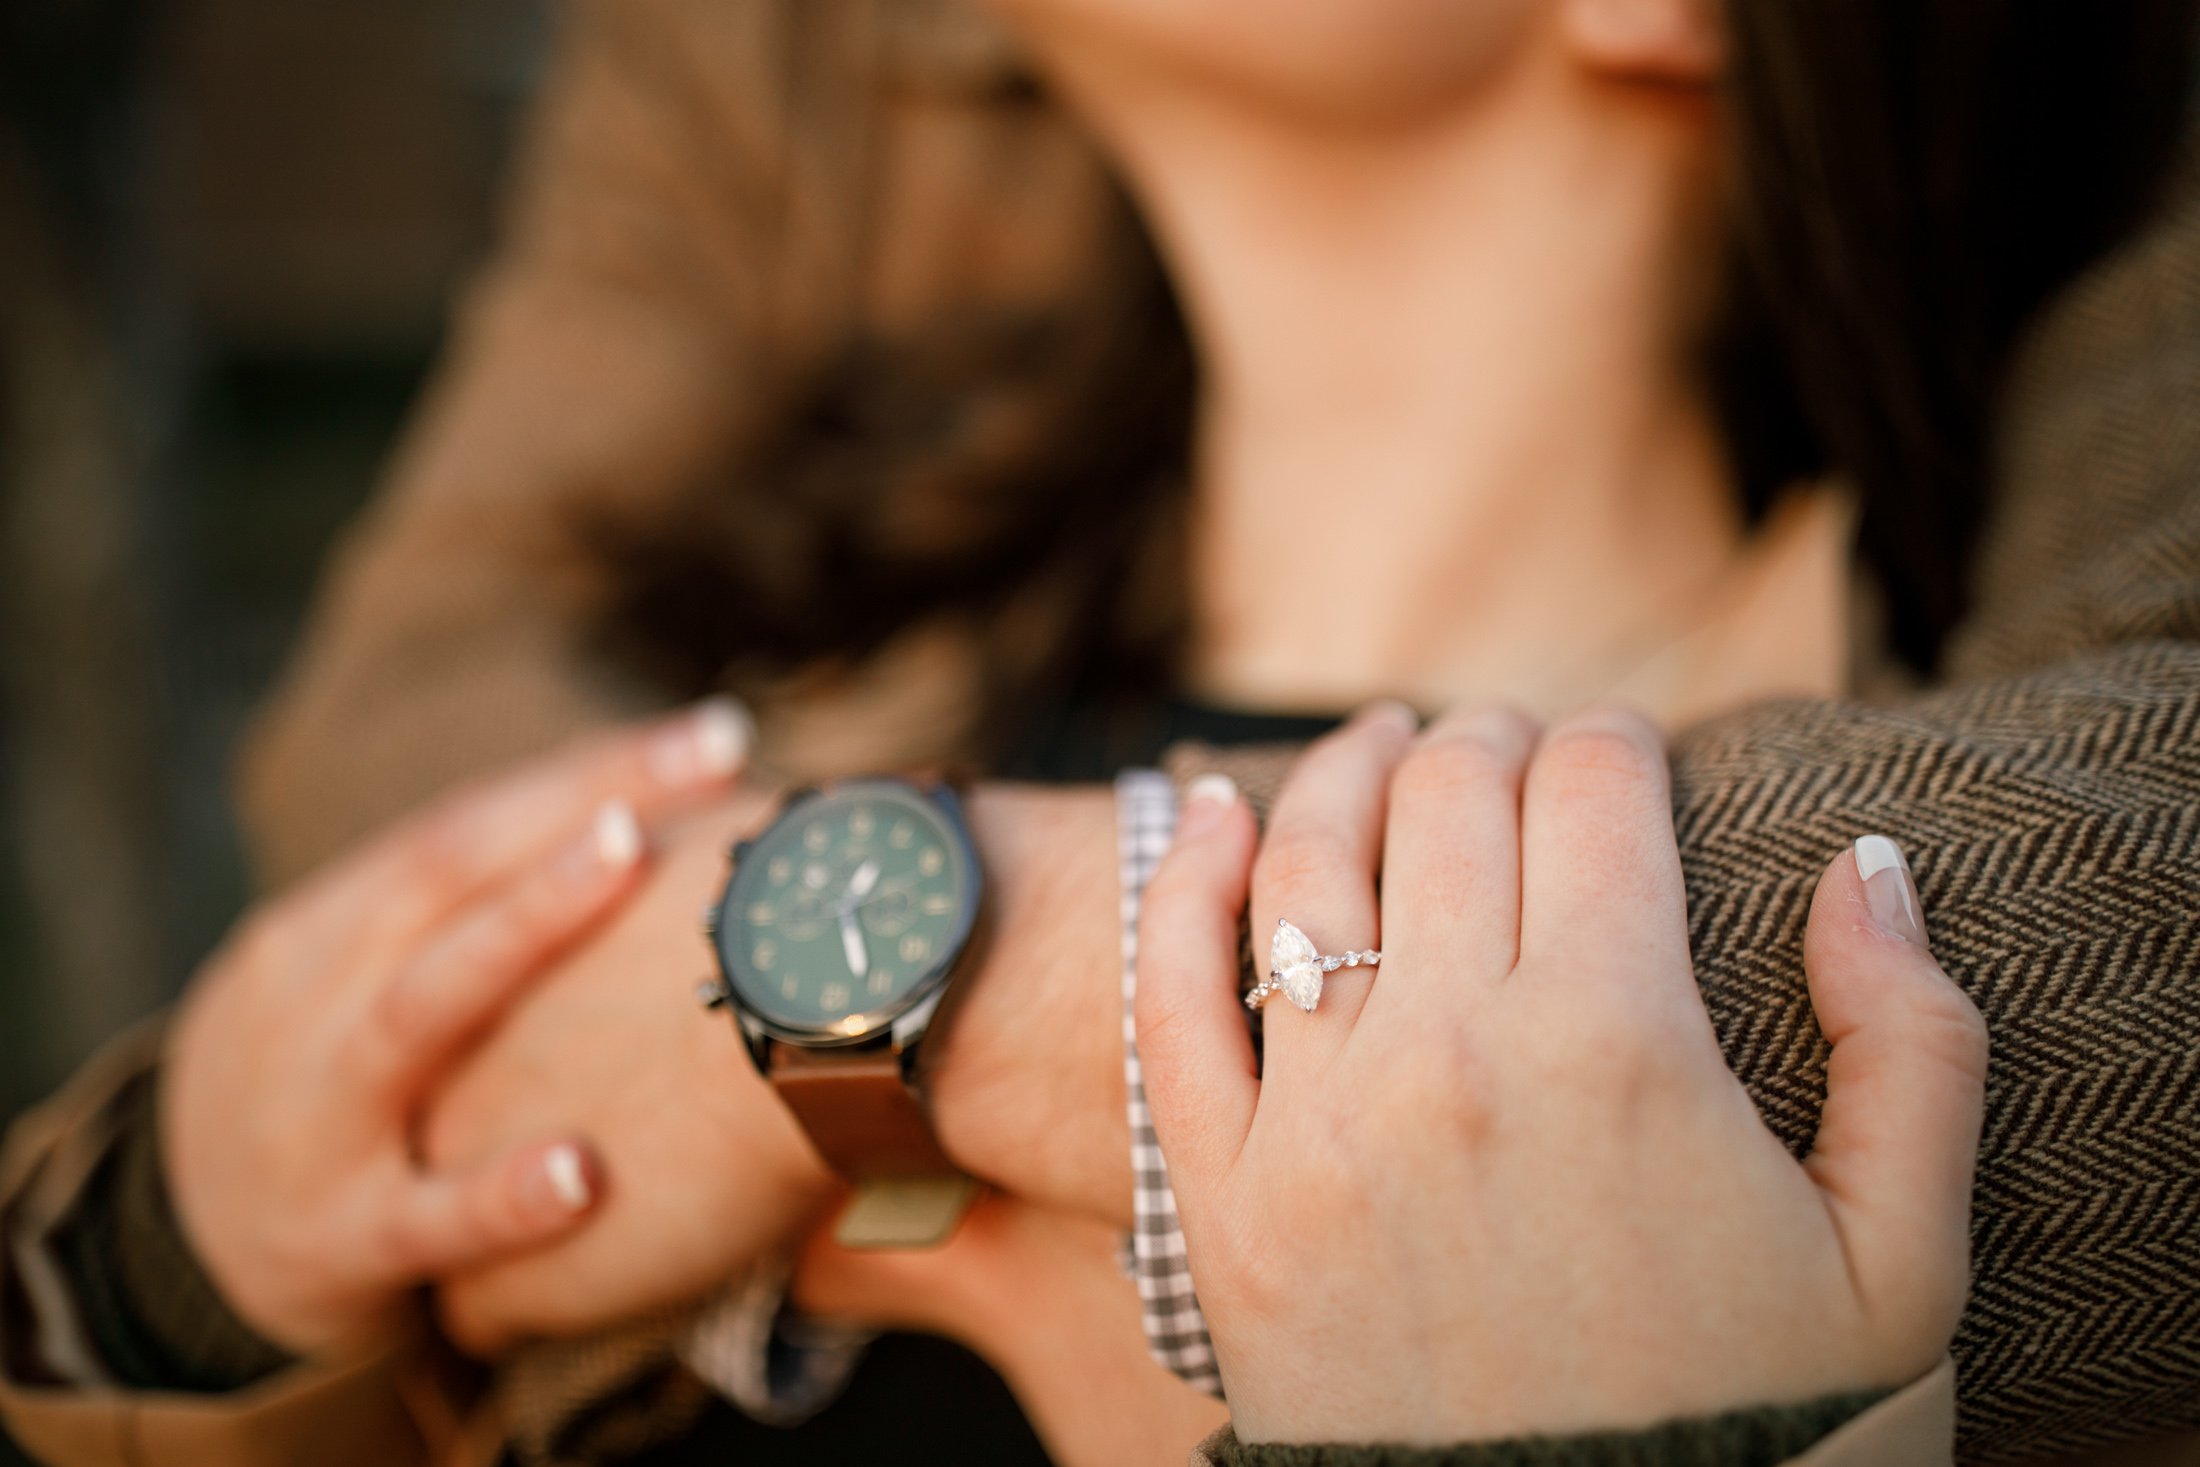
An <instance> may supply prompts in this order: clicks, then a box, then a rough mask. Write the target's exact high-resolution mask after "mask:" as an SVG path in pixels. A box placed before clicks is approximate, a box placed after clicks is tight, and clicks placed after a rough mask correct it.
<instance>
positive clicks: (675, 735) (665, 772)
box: [649, 698, 756, 789]
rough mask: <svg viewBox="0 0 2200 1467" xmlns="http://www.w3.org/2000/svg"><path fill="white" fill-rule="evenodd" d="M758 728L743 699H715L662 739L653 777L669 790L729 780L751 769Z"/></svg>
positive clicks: (652, 755) (653, 756)
mask: <svg viewBox="0 0 2200 1467" xmlns="http://www.w3.org/2000/svg"><path fill="white" fill-rule="evenodd" d="M755 745H756V724H755V722H754V721H753V720H752V719H751V718H750V717H749V710H748V709H747V708H746V707H744V706H742V703H741V700H740V699H738V698H712V699H711V700H710V701H708V702H706V703H698V704H697V705H696V706H695V707H694V708H693V709H692V710H690V711H689V713H688V714H687V716H685V717H684V718H682V719H680V720H679V721H678V722H676V723H674V724H673V725H672V726H671V727H670V728H668V729H666V730H665V731H664V732H663V733H661V734H659V735H657V738H656V742H655V743H654V744H652V745H651V746H650V750H649V772H650V776H651V777H652V778H653V779H655V780H656V781H657V783H659V784H660V785H663V786H664V787H665V788H667V789H685V788H687V787H688V786H689V785H695V784H702V783H705V782H709V781H716V780H721V779H725V778H728V777H729V776H731V775H734V774H737V773H739V772H740V770H741V766H742V765H744V764H746V763H748V760H749V750H750V749H752V748H754V747H755Z"/></svg>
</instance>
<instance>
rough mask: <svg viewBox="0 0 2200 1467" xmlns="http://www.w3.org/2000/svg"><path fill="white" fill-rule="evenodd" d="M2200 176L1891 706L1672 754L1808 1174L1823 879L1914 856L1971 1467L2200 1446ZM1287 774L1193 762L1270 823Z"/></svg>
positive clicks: (2088, 287) (2007, 484)
mask: <svg viewBox="0 0 2200 1467" xmlns="http://www.w3.org/2000/svg"><path fill="white" fill-rule="evenodd" d="M2196 163H2200V159H2188V164H2187V166H2186V168H2185V169H2184V172H2183V175H2182V183H2181V185H2180V188H2179V189H2178V191H2177V192H2176V194H2175V200H2176V202H2175V205H2174V208H2173V210H2172V212H2171V216H2170V217H2169V218H2168V219H2167V220H2166V221H2165V222H2164V224H2162V225H2161V226H2159V227H2157V228H2156V229H2155V230H2154V231H2153V232H2152V233H2150V234H2149V235H2147V236H2146V237H2144V238H2143V239H2141V240H2139V241H2138V242H2136V244H2135V245H2134V246H2133V247H2131V248H2130V249H2128V250H2126V251H2125V252H2124V254H2123V255H2121V256H2119V257H2118V258H2117V259H2115V260H2113V261H2111V262H2109V263H2108V264H2107V265H2106V266H2104V267H2103V268H2102V269H2101V270H2099V271H2097V272H2095V274H2094V275H2093V276H2092V277H2091V278H2089V279H2088V280H2087V281H2085V282H2083V283H2081V285H2080V286H2079V287H2077V288H2076V289H2075V290H2074V291H2072V292H2071V294H2070V296H2069V297H2068V299H2067V300H2065V301H2064V302H2061V303H2060V304H2059V305H2058V307H2057V309H2056V311H2055V312H2054V313H2053V315H2052V316H2051V318H2050V319H2049V320H2047V321H2046V322H2044V323H2043V325H2042V328H2041V330H2040V331H2039V332H2038V333H2037V334H2036V336H2035V338H2034V340H2033V341H2032V343H2031V344H2030V346H2029V349H2028V351H2027V354H2026V358H2025V361H2024V364H2023V366H2022V369H2021V371H2020V374H2019V378H2018V381H2017V383H2016V387H2015V391H2014V396H2013V399H2012V407H2013V411H2012V412H2011V414H2010V419H2009V422H2010V427H2009V430H2008V432H2007V434H2006V436H2005V441H2004V444H2003V463H2002V492H2001V498H2000V501H1999V504H2000V509H2001V512H2000V513H1999V514H1998V515H1997V517H1996V520H1995V523H1994V526H1993V532H1992V536H1991V539H1990V542H1989V544H1988V546H1987V547H1986V551H1985V561H1984V564H1983V567H1982V573H1981V579H1980V587H1979V589H1980V601H1979V605H1978V610H1977V612H1976V614H1975V615H1974V617H1973V618H1972V620H1971V622H1970V623H1969V625H1967V626H1966V627H1965V628H1964V629H1963V631H1962V634H1961V636H1960V637H1959V639H1958V641H1957V643H1956V645H1955V646H1954V648H1953V649H1952V656H1951V673H1952V676H1951V678H1950V679H1949V680H1948V681H1947V682H1946V683H1944V684H1943V685H1942V686H1941V687H1940V688H1939V689H1937V690H1934V691H1932V692H1930V693H1927V694H1924V695H1921V696H1918V697H1915V698H1911V699H1908V700H1905V701H1902V702H1899V703H1893V704H1888V705H1884V706H1866V705H1862V704H1857V703H1820V702H1789V703H1777V704H1771V705H1767V706H1763V707H1760V708H1756V709H1752V710H1750V711H1748V712H1745V713H1742V714H1739V715H1735V716H1732V717H1727V718H1723V719H1721V720H1718V721H1716V722H1714V723H1712V724H1709V725H1707V726H1704V727H1701V728H1697V729H1694V730H1691V731H1688V732H1686V733H1684V734H1683V735H1681V736H1680V737H1679V738H1678V739H1677V740H1676V742H1675V745H1674V749H1673V767H1674V775H1675V788H1674V802H1675V811H1674V813H1675V820H1676V824H1677V827H1678V831H1679V835H1680V847H1681V855H1682V861H1683V865H1684V867H1685V869H1686V874H1687V881H1688V902H1689V923H1690V935H1691V940H1692V943H1693V947H1694V951H1695V953H1696V955H1697V973H1698V978H1699V981H1700V982H1701V984H1702V986H1703V990H1704V997H1705V1002H1706V1004H1707V1006H1708V1007H1709V1009H1710V1012H1711V1016H1712V1020H1713V1022H1714V1024H1715V1025H1716V1027H1717V1029H1718V1032H1719V1035H1720V1039H1721V1041H1722V1043H1723V1044H1724V1046H1725V1049H1726V1053H1727V1056H1728V1058H1729V1060H1730V1061H1731V1062H1732V1064H1733V1065H1734V1068H1735V1070H1736V1072H1737V1073H1738V1074H1739V1075H1740V1076H1741V1078H1742V1081H1743V1083H1744V1084H1745V1085H1746V1086H1747V1087H1748V1088H1749V1090H1750V1093H1751V1094H1752V1095H1754V1096H1755V1097H1756V1099H1757V1102H1758V1104H1759V1106H1760V1107H1761V1108H1762V1109H1763V1111H1764V1113H1765V1116H1766V1118H1767V1120H1768V1121H1769V1122H1770V1124H1771V1126H1772V1127H1773V1129H1774V1130H1775V1131H1776V1132H1777V1133H1778V1134H1779V1135H1780V1136H1781V1138H1782V1139H1783V1140H1785V1141H1786V1142H1787V1143H1788V1144H1789V1145H1790V1146H1791V1147H1793V1148H1794V1149H1796V1150H1797V1151H1798V1152H1800V1151H1802V1150H1803V1149H1805V1148H1806V1147H1807V1146H1808V1145H1809V1142H1810V1138H1811V1135H1812V1132H1813V1130H1814V1128H1815V1126H1816V1123H1817V1115H1818V1109H1819V1105H1820V1102H1821V1100H1822V1099H1823V1095H1824V1082H1825V1055H1826V1048H1825V1043H1824V1040H1823V1038H1822V1037H1821V1036H1820V1034H1819V1032H1818V1028H1817V1025H1816V1023H1815V1022H1814V1020H1813V1019H1812V1016H1811V1011H1810V1005H1809V1001H1808V997H1807V995H1806V992H1805V989H1804V981H1803V971H1802V937H1803V926H1804V922H1805V919H1806V918H1807V916H1808V914H1809V908H1810V899H1811V893H1812V891H1813V889H1814V888H1815V885H1816V882H1817V877H1818V873H1819V872H1820V871H1821V870H1822V869H1823V867H1824V865H1825V863H1826V862H1827V861H1828V860H1829V859H1830V858H1831V857H1832V855H1833V854H1834V853H1835V852H1837V851H1839V850H1840V849H1841V848H1842V847H1843V846H1844V845H1845V844H1847V843H1848V842H1849V841H1850V840H1852V839H1854V838H1855V837H1856V836H1858V835H1860V834H1863V833H1866V832H1870V831H1885V832H1887V833H1890V834H1892V835H1894V836H1896V837H1898V838H1899V839H1900V840H1901V842H1902V844H1903V847H1904V849H1905V850H1906V851H1907V852H1908V853H1909V855H1910V858H1911V860H1912V863H1913V864H1914V866H1915V867H1916V872H1917V877H1918V884H1919V887H1920V890H1921V893H1922V896H1923V899H1924V905H1925V913H1926V919H1927V922H1928V924H1929V926H1930V928H1931V934H1932V944H1933V950H1934V953H1935V954H1936V955H1937V956H1938V957H1939V958H1940V960H1941V961H1942V963H1944V964H1945V965H1946V967H1947V969H1948V972H1949V974H1950V975H1951V976H1952V977H1954V978H1955V980H1956V981H1957V982H1959V983H1961V984H1962V985H1963V986H1964V987H1965V988H1966V989H1967V990H1968V991H1969V992H1970V993H1971V994H1972V996H1973V997H1974V998H1975V999H1976V1000H1977V1001H1978V1004H1979V1006H1980V1008H1981V1009H1982V1010H1983V1011H1984V1013H1985V1015H1986V1020H1987V1024H1988V1026H1989V1029H1990V1030H1991V1032H1992V1035H1993V1045H1994V1055H1993V1066H1992V1070H1991V1073H1990V1076H1989V1079H1988V1085H1987V1109H1986V1127H1985V1136H1984V1140H1983V1143H1982V1147H1981V1152H1980V1158H1979V1173H1978V1187H1977V1192H1976V1195H1975V1209H1976V1215H1975V1218H1974V1221H1973V1243H1974V1249H1973V1265H1972V1268H1973V1280H1972V1293H1971V1303H1970V1308H1969V1310H1968V1312H1967V1313H1966V1314H1965V1316H1964V1320H1963V1325H1962V1328H1961V1330H1960V1332H1959V1333H1958V1335H1957V1338H1956V1342H1955V1356H1956V1360H1957V1365H1958V1370H1959V1379H1960V1382H1961V1385H1960V1396H1961V1406H1960V1417H1959V1424H1958V1451H1959V1456H1960V1457H1961V1459H1962V1460H1964V1461H1967V1462H2014V1461H2020V1460H2024V1459H2027V1458H2031V1457H2036V1456H2040V1455H2044V1454H2047V1453H2050V1452H2058V1451H2068V1450H2074V1449H2078V1448H2082V1447H2086V1446H2091V1445H2095V1444H2100V1443H2107V1442H2112V1441H2117V1440H2121V1439H2128V1438H2133V1437H2138V1436H2144V1435H2147V1434H2149V1433H2152V1432H2157V1431H2163V1430H2167V1429H2170V1428H2175V1427H2191V1426H2195V1425H2200V166H2194V165H2195V164H2196ZM1284 767H1285V761H1284V759H1283V758H1282V757H1280V753H1279V751H1274V750H1269V751H1256V752H1252V753H1232V754H1227V755H1224V754H1217V753H1215V752H1213V751H1204V750H1196V749H1193V750H1184V751H1179V756H1178V757H1177V759H1176V760H1174V761H1173V769H1174V771H1175V772H1176V773H1178V774H1179V775H1180V776H1183V777H1188V776H1189V775H1191V774H1193V773H1196V772H1198V771H1199V770H1202V769H1209V768H1221V769H1225V770H1228V771H1229V772H1230V773H1232V774H1233V775H1234V776H1237V777H1238V778H1239V780H1240V783H1241V784H1243V785H1244V786H1245V787H1246V788H1247V789H1248V791H1249V792H1250V793H1252V794H1253V795H1254V796H1256V797H1261V796H1264V795H1265V794H1267V793H1269V792H1272V791H1273V789H1274V787H1275V785H1276V783H1277V781H1278V779H1279V777H1280V774H1281V771H1282V770H1283V768H1284Z"/></svg>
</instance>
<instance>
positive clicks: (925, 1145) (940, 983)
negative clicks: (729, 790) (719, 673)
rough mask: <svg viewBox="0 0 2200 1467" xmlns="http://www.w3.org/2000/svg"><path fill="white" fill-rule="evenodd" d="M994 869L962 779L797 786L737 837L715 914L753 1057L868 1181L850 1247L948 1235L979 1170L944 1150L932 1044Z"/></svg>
mask: <svg viewBox="0 0 2200 1467" xmlns="http://www.w3.org/2000/svg"><path fill="white" fill-rule="evenodd" d="M984 890H985V878H984V873H983V871H982V869H981V868H980V867H979V864H978V854H977V848H976V847H975V846H974V845H973V844H972V842H971V839H970V831H969V827H968V825H967V824H966V823H965V821H964V818H963V812H962V801H961V800H960V798H958V797H957V795H956V793H955V791H954V789H953V788H952V787H951V786H949V785H948V784H946V783H944V782H941V783H936V784H918V783H915V782H912V781H909V780H903V779H890V778H865V779H850V780H843V781H839V782H836V783H832V784H827V785H823V786H820V787H817V788H813V789H807V790H803V791H800V792H799V793H797V794H795V795H794V796H792V797H791V798H790V799H789V800H788V801H787V803H786V805H785V806H784V807H783V808H782V809H781V810H780V812H779V816H778V818H777V819H776V820H774V821H773V822H772V824H771V825H770V827H768V828H767V829H766V830H765V831H764V832H763V833H762V834H761V835H759V836H757V837H756V838H755V839H753V840H744V841H742V842H740V843H739V844H737V845H735V846H734V848H733V852H732V868H731V870H730V871H729V872H728V874H727V877H726V885H725V889H724V890H723V891H722V892H721V893H720V894H719V896H718V899H717V901H715V902H714V903H712V905H711V906H710V907H709V909H708V910H707V911H706V912H705V913H704V919H703V920H704V933H705V936H706V937H707V938H708V939H709V942H710V946H711V950H712V953H713V954H714V956H715V957H716V959H717V966H718V975H717V977H716V978H715V979H713V980H711V981H710V982H708V983H706V984H705V985H704V987H703V992H702V997H703V999H704V1002H705V1003H706V1004H708V1005H709V1006H710V1007H713V1008H719V1007H723V1008H727V1009H730V1010H731V1011H732V1014H733V1017H734V1021H735V1022H736V1023H737V1024H738V1025H739V1026H740V1028H741V1033H742V1036H743V1037H744V1038H745V1039H746V1040H747V1042H748V1047H749V1053H750V1055H751V1056H752V1057H753V1058H754V1059H755V1061H756V1067H757V1069H759V1070H760V1071H762V1072H763V1074H764V1077H765V1078H766V1079H767V1080H769V1081H770V1082H771V1084H772V1086H773V1087H774V1088H775V1089H776V1090H777V1091H778V1092H779V1096H780V1098H781V1099H782V1100H783V1101H785V1103H786V1105H787V1108H788V1109H789V1110H791V1111H792V1112H793V1113H794V1116H795V1119H796V1120H797V1121H799V1122H800V1123H801V1125H802V1128H803V1129H804V1130H805V1131H806V1132H807V1133H808V1134H809V1138H810V1141H811V1143H812V1144H813V1145H815V1146H816V1148H817V1150H818V1153H819V1155H821V1156H822V1157H823V1158H824V1159H825V1162H826V1164H827V1165H828V1166H830V1167H832V1168H833V1170H835V1171H836V1172H838V1173H840V1175H841V1176H842V1177H844V1178H845V1179H847V1180H848V1181H849V1182H850V1183H852V1184H853V1186H854V1194H853V1196H852V1197H851V1199H850V1201H849V1204H848V1206H847V1207H846V1208H845V1209H844V1210H843V1211H842V1213H841V1215H840V1218H839V1220H838V1223H837V1225H836V1236H837V1238H838V1240H839V1241H840V1242H841V1243H842V1244H843V1245H845V1246H848V1247H857V1248H862V1247H872V1248H892V1247H900V1248H910V1247H925V1246H930V1245H932V1244H936V1243H941V1242H944V1241H946V1239H947V1237H948V1235H949V1234H951V1233H952V1232H953V1231H954V1229H955V1224H956V1223H957V1222H958V1221H960V1219H961V1217H962V1214H963V1212H964V1210H965V1209H966V1208H967V1207H968V1206H969V1204H970V1201H971V1199H972V1198H973V1197H974V1196H975V1194H976V1190H977V1184H976V1183H974V1182H973V1181H971V1180H970V1179H969V1178H968V1177H966V1176H963V1175H961V1174H960V1173H958V1172H957V1171H956V1170H955V1167H954V1165H953V1163H951V1162H950V1161H949V1160H948V1159H947V1156H946V1154H945V1153H944V1152H943V1151H942V1150H941V1149H940V1145H939V1141H938V1139H937V1137H936V1136H935V1135H934V1134H933V1130H932V1125H931V1121H930V1118H929V1117H928V1115H927V1114H926V1110H925V1105H924V1099H923V1095H922V1093H921V1091H920V1088H919V1082H920V1080H921V1078H922V1073H921V1070H920V1068H919V1061H920V1057H921V1048H922V1045H923V1042H924V1038H925V1035H926V1034H927V1033H928V1032H929V1031H930V1029H931V1027H932V1022H933V1019H934V1017H935V1016H936V1015H937V1014H938V1013H939V1010H940V1005H941V1002H942V1000H943V999H945V998H946V996H947V994H948V992H949V990H950V988H951V987H952V986H953V984H954V981H955V979H956V977H957V975H958V974H959V973H961V972H962V971H964V970H965V969H967V968H968V967H970V966H972V965H973V964H974V962H975V959H976V957H977V953H978V949H979V947H980V939H981V935H982V921H981V919H982V916H983V911H984Z"/></svg>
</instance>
